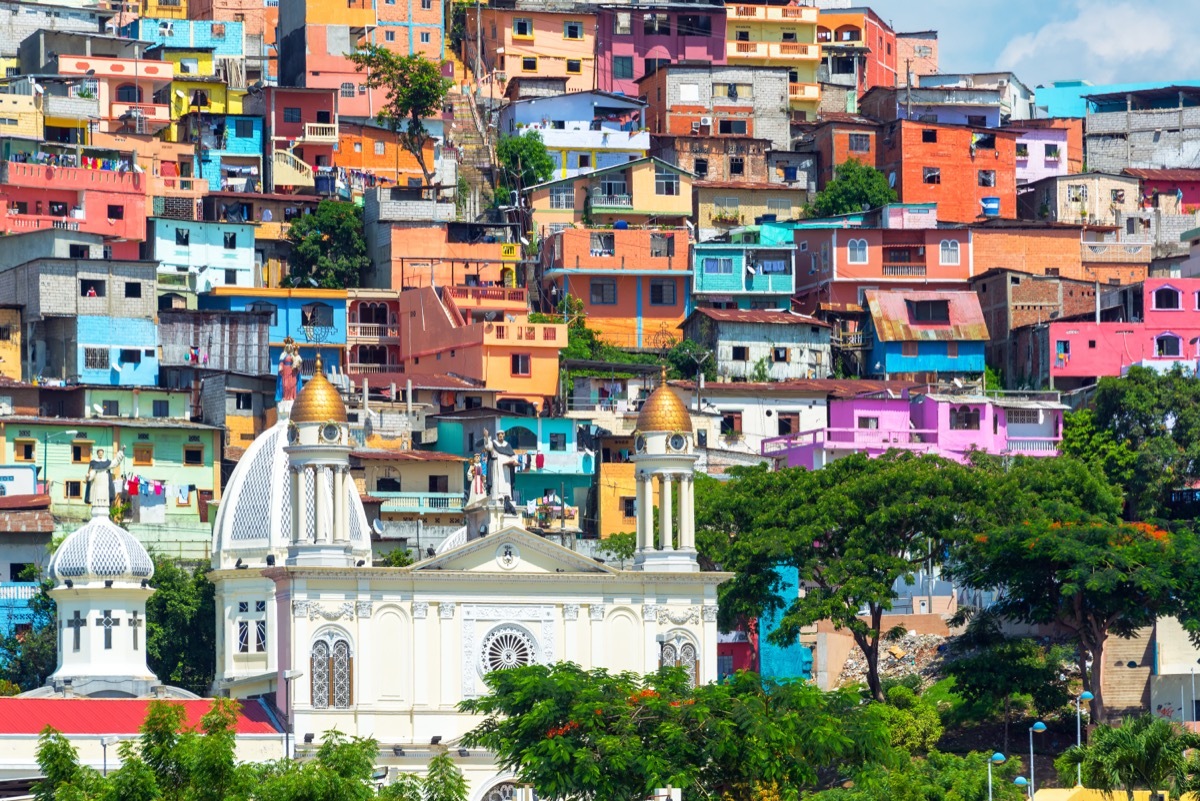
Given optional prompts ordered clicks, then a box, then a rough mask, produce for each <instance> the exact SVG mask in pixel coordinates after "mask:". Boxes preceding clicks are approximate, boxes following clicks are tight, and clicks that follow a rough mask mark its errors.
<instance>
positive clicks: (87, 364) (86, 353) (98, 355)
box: [83, 348, 108, 370]
mask: <svg viewBox="0 0 1200 801" xmlns="http://www.w3.org/2000/svg"><path fill="white" fill-rule="evenodd" d="M83 368H84V369H85V370H107V369H108V348H84V349H83Z"/></svg>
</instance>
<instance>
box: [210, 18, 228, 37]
mask: <svg viewBox="0 0 1200 801" xmlns="http://www.w3.org/2000/svg"><path fill="white" fill-rule="evenodd" d="M212 38H214V39H224V38H225V23H224V22H214V23H213V26H212Z"/></svg>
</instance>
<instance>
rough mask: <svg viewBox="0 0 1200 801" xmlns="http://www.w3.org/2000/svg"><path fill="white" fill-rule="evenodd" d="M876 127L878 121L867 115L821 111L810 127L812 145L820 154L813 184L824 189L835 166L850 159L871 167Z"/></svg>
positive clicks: (875, 157) (876, 150)
mask: <svg viewBox="0 0 1200 801" xmlns="http://www.w3.org/2000/svg"><path fill="white" fill-rule="evenodd" d="M879 129H880V123H879V122H878V121H877V120H873V119H871V118H869V117H860V116H859V115H857V114H847V113H844V112H840V113H839V112H826V113H825V114H822V115H821V122H820V123H818V124H817V125H816V127H814V128H813V129H812V137H813V145H814V147H815V149H816V151H817V153H819V154H820V158H819V159H817V164H818V166H819V169H820V172H819V173H818V176H817V187H818V188H819V189H824V188H825V185H826V184H827V183H829V182H830V181H832V180H833V179H834V176H835V175H837V167H838V165H839V164H841V163H843V162H846V161H849V160H850V159H855V160H857V161H861V162H862V163H863V164H869V165H871V166H872V167H874V166H875V164H876V163H877V161H878V159H879Z"/></svg>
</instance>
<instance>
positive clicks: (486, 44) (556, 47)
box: [463, 6, 596, 92]
mask: <svg viewBox="0 0 1200 801" xmlns="http://www.w3.org/2000/svg"><path fill="white" fill-rule="evenodd" d="M466 18H467V34H466V36H464V37H463V42H464V47H465V58H464V60H465V61H466V62H467V66H468V67H470V68H471V69H474V68H475V57H476V54H475V42H476V41H478V40H477V36H480V37H481V38H482V41H483V51H482V54H481V56H480V61H481V64H480V67H481V69H480V72H481V74H482V75H488V74H492V73H495V74H496V76H497V79H498V81H499V86H498V87H497V89H500V88H502V87H503V86H504V84H505V83H506V82H507V81H508V80H510V79H512V78H517V77H522V78H532V77H538V78H549V77H562V78H566V79H567V91H568V92H582V91H586V90H588V89H593V88H595V83H594V75H595V64H596V49H595V48H596V15H595V14H594V13H590V12H584V11H582V10H581V11H542V10H539V11H530V10H529V9H526V8H519V9H514V8H496V7H494V6H488V7H486V8H484V9H483V11H482V13H481V14H478V15H477V14H475V13H470V14H467V15H466ZM479 23H482V30H479ZM477 31H478V33H477ZM501 76H503V77H501Z"/></svg>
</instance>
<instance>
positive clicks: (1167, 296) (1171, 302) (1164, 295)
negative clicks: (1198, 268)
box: [1154, 286, 1182, 311]
mask: <svg viewBox="0 0 1200 801" xmlns="http://www.w3.org/2000/svg"><path fill="white" fill-rule="evenodd" d="M1181 304H1182V296H1181V295H1180V293H1179V290H1177V289H1172V288H1171V287H1169V286H1164V287H1161V288H1159V289H1156V290H1154V308H1155V309H1163V310H1166V311H1174V310H1176V309H1179V308H1181Z"/></svg>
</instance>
